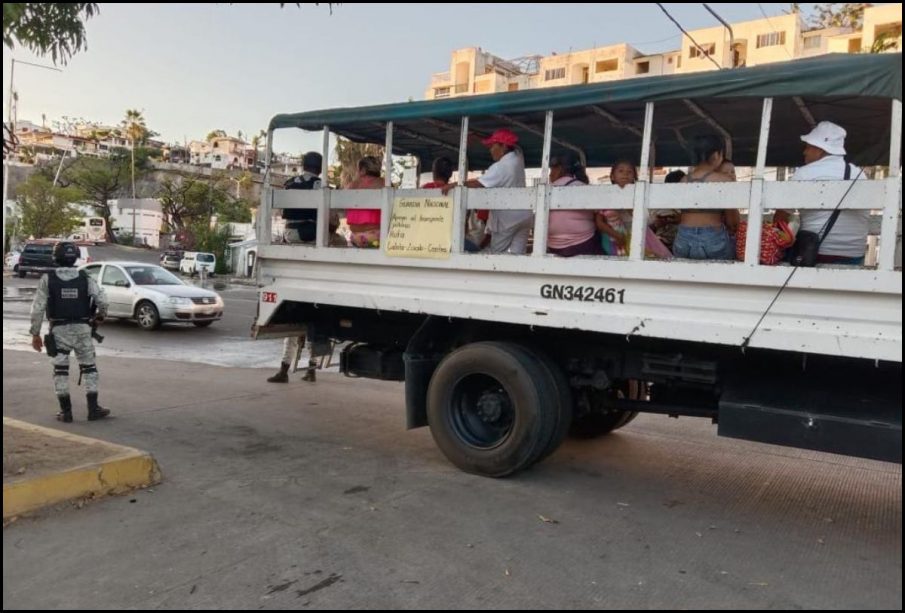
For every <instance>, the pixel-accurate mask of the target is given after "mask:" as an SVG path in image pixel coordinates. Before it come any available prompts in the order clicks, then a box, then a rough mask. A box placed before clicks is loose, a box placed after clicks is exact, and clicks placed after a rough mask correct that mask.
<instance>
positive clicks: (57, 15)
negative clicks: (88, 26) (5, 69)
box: [3, 2, 100, 64]
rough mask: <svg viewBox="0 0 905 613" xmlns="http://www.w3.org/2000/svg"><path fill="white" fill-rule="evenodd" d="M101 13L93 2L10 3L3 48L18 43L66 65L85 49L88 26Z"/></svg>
mask: <svg viewBox="0 0 905 613" xmlns="http://www.w3.org/2000/svg"><path fill="white" fill-rule="evenodd" d="M99 12H100V10H99V9H98V6H97V4H95V3H93V2H7V3H4V5H3V44H5V45H6V46H7V47H9V48H10V49H12V48H13V46H14V44H15V43H18V44H19V45H21V46H23V47H25V48H26V49H30V50H31V51H33V52H34V53H36V54H38V55H46V54H47V53H50V57H51V58H52V59H53V63H54V64H56V63H57V62H59V63H61V64H65V63H66V62H67V61H68V60H69V58H70V57H72V56H73V55H74V54H75V53H77V52H78V51H81V50H82V49H83V48H85V49H87V48H88V43H87V41H86V40H85V25H84V21H87V20H88V19H90V18H91V17H94V16H95V15H96V14H98V13H99Z"/></svg>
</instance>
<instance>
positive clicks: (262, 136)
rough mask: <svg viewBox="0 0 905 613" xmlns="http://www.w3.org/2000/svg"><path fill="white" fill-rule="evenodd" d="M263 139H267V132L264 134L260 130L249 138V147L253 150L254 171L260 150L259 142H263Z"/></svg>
mask: <svg viewBox="0 0 905 613" xmlns="http://www.w3.org/2000/svg"><path fill="white" fill-rule="evenodd" d="M265 138H267V132H265V131H264V130H261V131H260V132H258V133H257V134H255V135H254V136H252V137H251V146H252V148H253V149H254V150H255V152H254V155H255V158H254V162H253V163H252V168H255V169H256V168H257V167H258V149H260V147H261V142H263V141H264V139H265Z"/></svg>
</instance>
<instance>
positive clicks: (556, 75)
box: [544, 66, 566, 81]
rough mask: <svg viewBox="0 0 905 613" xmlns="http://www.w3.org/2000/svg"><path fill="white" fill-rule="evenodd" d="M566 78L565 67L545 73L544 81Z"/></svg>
mask: <svg viewBox="0 0 905 613" xmlns="http://www.w3.org/2000/svg"><path fill="white" fill-rule="evenodd" d="M565 78H566V68H565V66H563V67H562V68H553V69H552V70H547V71H544V81H555V80H556V79H565Z"/></svg>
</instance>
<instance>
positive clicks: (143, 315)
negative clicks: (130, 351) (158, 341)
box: [135, 301, 160, 330]
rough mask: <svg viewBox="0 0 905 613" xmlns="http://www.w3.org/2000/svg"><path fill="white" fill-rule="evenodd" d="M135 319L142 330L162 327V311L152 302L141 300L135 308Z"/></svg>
mask: <svg viewBox="0 0 905 613" xmlns="http://www.w3.org/2000/svg"><path fill="white" fill-rule="evenodd" d="M135 321H137V322H138V325H139V327H141V329H142V330H156V329H157V328H159V327H160V313H158V312H157V307H156V306H154V305H153V304H151V303H150V302H148V301H143V302H139V303H138V306H137V307H136V309H135Z"/></svg>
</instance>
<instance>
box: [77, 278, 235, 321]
mask: <svg viewBox="0 0 905 613" xmlns="http://www.w3.org/2000/svg"><path fill="white" fill-rule="evenodd" d="M83 270H84V271H85V272H87V273H88V274H89V275H90V276H91V277H93V278H94V279H95V281H97V282H98V283H99V284H100V285H101V286H102V287H103V289H104V291H105V293H106V294H107V300H108V301H109V302H110V306H109V308H108V312H107V313H108V315H109V316H110V317H121V318H124V319H133V320H135V321H136V322H138V325H139V326H140V327H141V328H142V329H143V330H156V329H157V328H159V327H160V325H161V324H162V323H166V322H183V323H192V324H194V325H195V326H197V327H199V328H205V327H207V326H209V325H211V324H212V323H214V322H215V321H218V320H220V319H221V318H222V317H223V306H224V305H223V299H222V298H221V297H220V295H219V294H217V292H213V291H211V290H207V289H204V288H201V287H195V286H193V285H186V284H185V283H184V282H183V281H182V280H181V279H179V278H178V277H176V276H175V275H174V274H173V273H171V272H169V271H167V270H165V269H163V268H161V267H160V266H156V265H154V264H145V263H141V262H99V263H95V264H90V265H88V266H85V267H84V268H83Z"/></svg>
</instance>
